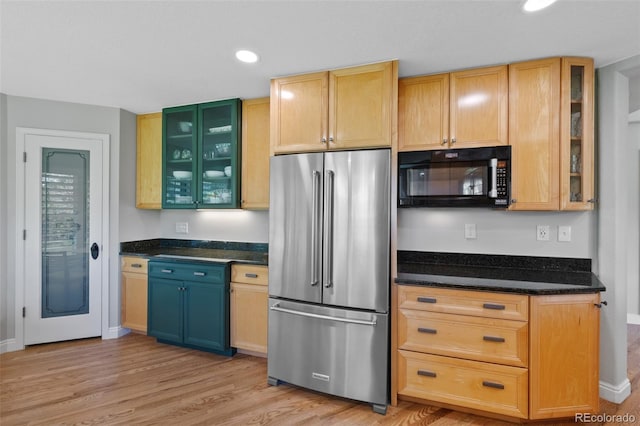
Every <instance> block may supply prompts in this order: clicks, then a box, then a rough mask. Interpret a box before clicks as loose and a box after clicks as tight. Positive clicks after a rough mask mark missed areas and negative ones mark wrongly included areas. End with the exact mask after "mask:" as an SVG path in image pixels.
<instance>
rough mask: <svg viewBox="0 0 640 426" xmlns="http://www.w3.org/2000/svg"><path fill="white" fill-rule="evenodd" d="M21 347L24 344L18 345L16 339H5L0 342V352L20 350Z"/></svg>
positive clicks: (22, 347)
mask: <svg viewBox="0 0 640 426" xmlns="http://www.w3.org/2000/svg"><path fill="white" fill-rule="evenodd" d="M23 349H24V346H20V345H18V341H17V340H16V339H7V340H3V341H1V342H0V354H3V353H5V352H15V351H21V350H23Z"/></svg>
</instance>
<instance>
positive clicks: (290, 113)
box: [270, 72, 329, 155]
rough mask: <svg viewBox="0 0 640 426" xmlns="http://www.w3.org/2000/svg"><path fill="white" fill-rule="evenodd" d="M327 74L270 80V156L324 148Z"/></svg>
mask: <svg viewBox="0 0 640 426" xmlns="http://www.w3.org/2000/svg"><path fill="white" fill-rule="evenodd" d="M328 87H329V73H327V72H318V73H312V74H303V75H297V76H291V77H282V78H275V79H273V80H271V105H270V109H271V117H270V145H271V155H274V154H282V153H291V152H307V151H323V150H325V149H326V147H327V143H326V139H327V120H328V118H327V108H328V104H329V93H328Z"/></svg>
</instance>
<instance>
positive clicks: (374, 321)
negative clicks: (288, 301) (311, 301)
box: [269, 303, 377, 327]
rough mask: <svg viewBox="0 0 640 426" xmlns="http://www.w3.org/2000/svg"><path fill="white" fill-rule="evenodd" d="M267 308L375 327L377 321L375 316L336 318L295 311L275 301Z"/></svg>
mask: <svg viewBox="0 0 640 426" xmlns="http://www.w3.org/2000/svg"><path fill="white" fill-rule="evenodd" d="M269 309H271V310H272V311H277V312H284V313H287V314H292V315H300V316H302V317H310V318H318V319H324V320H329V321H337V322H345V323H349V324H360V325H370V326H372V327H375V325H376V324H377V321H376V319H375V317H374V318H373V319H372V320H371V321H364V320H357V319H349V318H338V317H332V316H329V315H320V314H313V313H311V312H302V311H296V310H294V309H287V308H281V307H280V305H279V304H278V303H276V304H275V305H273V306H271V307H270V308H269Z"/></svg>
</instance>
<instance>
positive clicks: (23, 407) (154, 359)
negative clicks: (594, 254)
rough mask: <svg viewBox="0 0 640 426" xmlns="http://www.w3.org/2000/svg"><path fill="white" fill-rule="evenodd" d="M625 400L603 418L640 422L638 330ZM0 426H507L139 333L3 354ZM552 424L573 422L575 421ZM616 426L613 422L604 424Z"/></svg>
mask: <svg viewBox="0 0 640 426" xmlns="http://www.w3.org/2000/svg"><path fill="white" fill-rule="evenodd" d="M628 335H629V343H628V354H629V368H628V370H629V379H630V380H631V385H632V394H631V396H630V397H629V398H628V399H627V400H626V401H624V402H623V403H622V404H612V403H609V402H607V401H601V412H602V413H606V414H625V413H629V414H633V415H635V416H636V419H640V397H639V395H640V326H629V328H628ZM0 424H2V426H13V425H24V424H29V425H47V426H48V425H51V424H83V425H94V424H95V425H97V424H99V425H144V424H154V425H180V426H183V425H185V426H187V425H247V424H257V425H295V424H299V425H304V426H313V425H329V424H330V425H349V426H352V425H367V426H369V425H384V426H390V425H393V426H407V425H418V424H419V425H435V426H443V425H444V426H446V425H460V424H466V425H478V426H481V425H492V426H493V425H507V424H508V423H506V422H499V421H497V420H493V419H489V418H485V417H480V416H474V415H471V414H465V413H461V412H456V411H452V410H449V409H445V408H439V407H435V406H428V405H422V404H414V403H410V402H406V401H401V402H400V403H399V404H398V406H396V407H391V406H389V407H388V411H387V415H386V416H382V415H379V414H377V413H374V412H373V411H372V409H371V406H370V405H369V404H365V403H360V402H356V401H351V400H347V399H343V398H336V397H332V396H328V395H325V394H321V393H317V392H313V391H309V390H305V389H302V388H298V387H296V386H291V385H287V384H283V385H280V386H269V385H268V384H267V360H266V359H264V358H257V357H252V356H250V355H245V354H237V355H236V356H234V357H232V358H229V357H223V356H219V355H215V354H211V353H207V352H202V351H196V350H191V349H186V348H180V347H176V346H172V345H165V344H161V343H157V342H156V341H155V339H153V338H151V337H147V336H144V335H140V334H130V335H127V336H125V337H122V338H120V339H114V340H101V339H86V340H79V341H72V342H60V343H52V344H45V345H38V346H32V347H28V348H27V349H26V350H24V351H19V352H10V353H5V354H2V355H0ZM545 424H550V423H545ZM553 424H575V423H574V422H573V421H572V420H571V421H564V422H554V423H553ZM610 424H614V423H610Z"/></svg>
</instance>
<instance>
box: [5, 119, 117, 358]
mask: <svg viewBox="0 0 640 426" xmlns="http://www.w3.org/2000/svg"><path fill="white" fill-rule="evenodd" d="M27 135H40V136H55V137H66V138H72V139H93V140H96V141H98V142H100V143H101V144H102V203H103V212H102V215H103V221H102V223H103V226H102V236H101V238H102V247H101V250H100V251H101V252H102V254H103V256H102V258H101V259H102V280H101V281H102V282H101V283H100V285H101V297H102V301H101V327H100V328H101V335H102V338H105V337H107V336H109V335H110V330H109V287H110V285H109V283H110V282H109V263H110V262H109V258H110V253H111V250H110V244H109V234H110V227H109V225H110V218H109V196H110V194H109V190H110V174H111V173H110V169H109V163H110V161H109V152H110V136H109V134H106V133H89V132H75V131H66V130H53V129H37V128H29V127H16V183H15V185H16V205H15V215H16V216H15V217H16V229H15V230H14V232H15V241H16V244H15V258H16V270H15V294H14V298H15V312H14V318H15V342H14V343H15V346H14V350H22V349H24V319H23V318H22V307H23V306H24V300H25V299H24V291H25V282H24V281H25V273H24V271H25V268H26V267H27V265H26V258H25V253H24V250H25V242H24V240H23V230H24V229H25V192H24V191H25V173H26V166H25V163H24V160H23V158H24V157H23V156H24V152H25V139H26V137H27Z"/></svg>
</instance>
